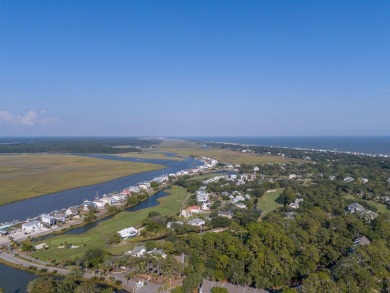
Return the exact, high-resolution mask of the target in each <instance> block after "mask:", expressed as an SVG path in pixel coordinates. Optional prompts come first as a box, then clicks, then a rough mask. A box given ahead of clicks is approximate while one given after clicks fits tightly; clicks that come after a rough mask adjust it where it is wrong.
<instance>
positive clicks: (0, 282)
mask: <svg viewBox="0 0 390 293" xmlns="http://www.w3.org/2000/svg"><path fill="white" fill-rule="evenodd" d="M85 156H88V157H93V158H99V159H107V160H119V161H132V162H145V163H154V164H161V165H165V166H166V167H165V168H164V169H160V170H155V171H149V172H143V173H138V174H133V175H130V176H125V177H122V178H119V179H115V180H111V181H108V182H104V183H99V184H95V185H91V186H86V187H80V188H75V189H71V190H65V191H61V192H57V193H53V194H48V195H43V196H40V197H36V198H32V199H28V200H24V201H19V202H15V203H10V204H7V205H4V206H0V223H1V222H6V221H12V220H24V219H26V218H29V217H35V216H38V215H40V214H42V213H47V212H50V211H54V210H60V209H63V208H67V207H70V206H74V205H79V204H80V203H81V202H82V201H83V200H85V199H89V200H92V199H94V197H95V195H96V192H98V193H99V194H100V195H103V194H105V193H110V192H113V191H120V190H122V189H124V188H126V187H128V186H131V185H136V184H137V183H139V182H143V181H149V180H151V179H153V178H154V177H156V176H160V175H162V174H167V173H176V172H177V171H180V170H185V169H190V168H194V167H196V166H199V165H200V164H201V162H200V161H199V160H196V159H193V158H185V159H184V160H183V161H174V160H160V159H134V158H128V157H118V156H113V155H85ZM165 195H167V193H166V192H164V191H159V192H157V193H156V194H155V195H153V196H151V197H150V198H149V199H148V200H146V201H144V202H141V203H139V204H137V205H135V206H133V207H130V208H128V209H127V211H136V210H141V209H144V208H148V207H152V206H155V205H157V204H158V201H157V199H158V198H160V197H162V196H165ZM107 219H109V217H108V218H104V219H101V220H100V222H101V221H105V220H107ZM98 223H99V221H98V222H94V223H90V224H88V225H85V226H83V227H79V228H74V229H72V230H69V231H67V232H66V233H69V234H79V233H83V232H85V231H88V230H89V229H92V228H93V227H95V226H96V225H97V224H98ZM34 278H35V276H34V275H33V274H31V273H28V272H25V271H22V270H18V269H14V268H11V267H8V266H5V265H3V264H0V288H3V289H4V290H5V292H6V293H9V292H18V293H19V292H20V293H22V292H26V288H27V284H28V282H29V281H31V280H33V279H34Z"/></svg>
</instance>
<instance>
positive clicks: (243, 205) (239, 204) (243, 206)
mask: <svg viewBox="0 0 390 293" xmlns="http://www.w3.org/2000/svg"><path fill="white" fill-rule="evenodd" d="M236 207H238V208H240V209H246V208H247V207H246V205H245V204H244V203H242V202H238V203H236Z"/></svg>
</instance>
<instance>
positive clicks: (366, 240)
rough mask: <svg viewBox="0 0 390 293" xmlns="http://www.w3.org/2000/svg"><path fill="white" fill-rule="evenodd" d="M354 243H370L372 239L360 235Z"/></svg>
mask: <svg viewBox="0 0 390 293" xmlns="http://www.w3.org/2000/svg"><path fill="white" fill-rule="evenodd" d="M353 244H354V245H362V246H364V245H370V244H371V241H370V240H368V238H367V237H366V236H362V237H359V238H357V239H355V241H354V242H353Z"/></svg>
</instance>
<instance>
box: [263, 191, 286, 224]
mask: <svg viewBox="0 0 390 293" xmlns="http://www.w3.org/2000/svg"><path fill="white" fill-rule="evenodd" d="M282 192H283V188H279V189H276V190H275V191H272V192H267V193H265V194H264V195H263V196H262V197H261V198H259V201H258V202H257V208H258V209H259V210H261V211H262V213H261V218H264V217H265V216H266V215H267V214H268V213H270V212H272V211H274V210H276V209H277V208H279V207H282V206H283V205H281V204H280V203H277V202H276V201H275V200H276V199H277V198H278V197H279V195H280V194H281V193H282Z"/></svg>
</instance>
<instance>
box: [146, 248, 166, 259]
mask: <svg viewBox="0 0 390 293" xmlns="http://www.w3.org/2000/svg"><path fill="white" fill-rule="evenodd" d="M147 253H148V254H151V255H153V256H154V257H162V258H166V257H167V255H166V254H165V253H164V252H163V251H162V250H161V249H157V248H153V249H152V250H149V251H148V252H147Z"/></svg>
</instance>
